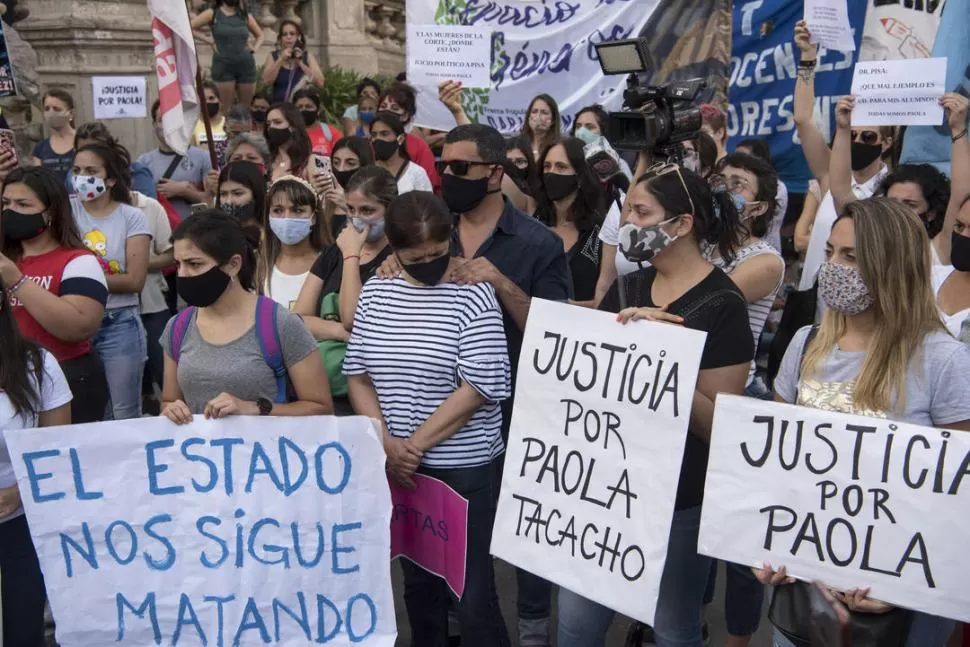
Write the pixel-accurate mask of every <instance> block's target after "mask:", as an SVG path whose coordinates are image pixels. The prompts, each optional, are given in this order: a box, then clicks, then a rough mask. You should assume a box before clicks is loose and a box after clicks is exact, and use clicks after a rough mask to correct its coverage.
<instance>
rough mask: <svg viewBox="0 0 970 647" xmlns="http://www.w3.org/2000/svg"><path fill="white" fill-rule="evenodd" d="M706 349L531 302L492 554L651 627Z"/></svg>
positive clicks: (676, 332) (677, 330)
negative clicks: (695, 394) (695, 389)
mask: <svg viewBox="0 0 970 647" xmlns="http://www.w3.org/2000/svg"><path fill="white" fill-rule="evenodd" d="M705 338H706V335H705V334H704V333H701V332H698V331H695V330H689V329H687V328H682V327H679V326H672V325H669V324H660V323H652V322H634V323H631V324H628V325H625V326H624V325H621V324H619V323H617V322H616V315H614V314H610V313H606V312H598V311H596V310H590V309H587V308H580V307H578V306H570V305H566V304H562V303H555V302H551V301H543V300H541V299H533V300H532V306H531V307H530V309H529V323H528V325H527V326H526V329H525V338H524V340H523V343H522V355H521V359H520V360H519V368H518V380H517V383H516V394H517V397H516V399H515V410H514V411H513V413H512V428H511V432H510V437H509V446H508V450H507V452H506V457H505V473H504V477H503V480H502V491H501V494H500V495H499V504H498V512H497V514H496V517H495V528H494V530H493V531H492V553H493V554H494V555H496V556H498V557H501V558H502V559H504V560H506V561H507V562H510V563H512V564H515V565H516V566H520V567H522V568H524V569H525V570H527V571H530V572H532V573H535V574H536V575H539V576H541V577H544V578H546V579H548V580H550V581H552V582H555V583H556V584H559V585H560V586H563V587H566V588H567V589H570V590H572V591H575V592H577V593H579V594H581V595H583V596H585V597H587V598H589V599H591V600H595V601H596V602H599V603H600V604H603V605H605V606H607V607H610V608H611V609H615V610H617V611H619V612H620V613H623V614H624V615H627V616H629V617H631V618H636V619H638V620H642V621H644V622H648V623H652V622H653V616H654V612H655V610H656V606H657V593H658V591H659V588H660V577H661V575H662V573H663V566H664V561H665V560H666V556H667V541H668V538H669V535H670V523H671V519H672V517H673V512H674V499H675V497H676V494H677V483H678V479H679V475H680V464H681V460H682V458H683V454H684V444H685V442H686V437H687V422H688V420H689V419H690V409H691V403H692V400H693V396H694V385H695V383H696V382H697V372H698V367H699V365H700V358H701V352H702V350H703V348H704V340H705Z"/></svg>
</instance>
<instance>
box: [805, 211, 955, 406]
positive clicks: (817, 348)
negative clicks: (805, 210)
mask: <svg viewBox="0 0 970 647" xmlns="http://www.w3.org/2000/svg"><path fill="white" fill-rule="evenodd" d="M845 218H848V219H850V220H852V222H853V225H854V226H855V253H856V258H857V259H858V263H859V270H860V272H861V273H862V279H863V280H864V281H865V283H866V286H867V287H868V288H869V292H870V294H872V296H873V298H874V300H875V301H874V303H873V306H872V308H873V315H874V317H873V318H874V320H875V330H874V331H873V335H872V339H871V341H870V344H869V347H868V348H867V349H866V356H865V360H863V362H862V369H861V370H860V371H859V375H858V376H857V378H856V385H855V392H854V395H853V400H854V403H855V407H856V408H857V409H860V410H866V411H880V412H886V411H891V410H895V411H902V410H903V409H904V408H905V402H906V373H907V369H908V368H909V363H910V361H911V360H912V359H913V356H914V355H915V354H916V353H917V351H919V349H920V347H921V346H922V345H923V340H924V339H925V337H926V336H927V335H928V334H930V333H932V332H935V331H937V330H940V331H945V330H946V328H945V327H944V325H943V322H942V320H941V319H940V313H939V310H938V309H937V306H936V299H935V298H934V296H933V288H932V285H931V278H930V277H931V272H932V269H931V268H932V259H931V256H930V246H929V245H930V240H929V238H928V237H927V235H926V228H925V227H924V226H923V224H922V223H921V222H920V220H919V218H918V217H917V216H915V215H914V214H913V213H912V211H911V210H910V209H909V208H908V207H906V206H904V205H903V204H901V203H899V202H897V201H895V200H890V199H889V198H869V199H868V200H859V201H856V202H852V203H850V204H849V205H848V206H846V208H845V212H844V213H843V215H842V217H841V218H839V220H842V219H845ZM836 222H838V220H837V221H836ZM845 330H846V316H845V315H844V314H842V313H841V312H838V311H837V310H834V309H829V310H828V311H827V312H826V313H825V316H824V317H823V318H822V325H821V326H820V328H819V331H818V334H817V335H816V336H815V338H814V339H813V340H812V342H811V343H810V344H809V345H808V348H807V349H806V352H805V357H804V359H803V360H802V375H804V376H811V375H813V374H814V373H815V371H816V369H817V368H818V366H819V364H821V363H822V362H823V361H824V360H825V359H826V358H827V357H828V356H829V354H830V353H831V351H832V349H833V348H834V347H835V345H836V344H837V343H838V341H839V339H841V338H842V336H843V335H844V334H845Z"/></svg>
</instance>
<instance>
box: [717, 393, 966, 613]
mask: <svg viewBox="0 0 970 647" xmlns="http://www.w3.org/2000/svg"><path fill="white" fill-rule="evenodd" d="M968 475H970V434H967V433H965V432H961V431H954V432H949V431H944V430H942V429H931V428H928V427H920V426H917V425H910V424H906V423H902V422H893V421H890V420H881V419H874V418H865V417H862V416H855V415H848V414H841V413H832V412H829V411H822V410H818V409H807V408H804V407H795V406H791V405H787V404H778V403H774V402H765V401H763V400H756V399H753V398H742V397H738V396H728V395H719V396H718V398H717V403H716V406H715V411H714V428H713V431H712V437H711V454H710V461H709V463H708V468H707V485H706V487H705V489H704V506H703V512H702V516H701V532H700V539H699V541H698V550H699V551H700V552H701V553H703V554H705V555H710V556H712V557H717V558H720V559H724V560H727V561H731V562H735V563H739V564H748V565H751V566H760V565H761V564H762V563H763V562H765V561H768V562H770V563H771V564H774V565H776V566H782V565H783V566H785V567H786V568H787V570H788V573H789V574H790V575H792V576H794V577H796V578H798V579H801V580H806V581H808V580H814V579H819V580H821V581H823V582H825V583H826V584H827V585H829V586H831V587H833V588H837V589H841V590H847V589H850V588H859V587H871V592H870V596H871V597H873V598H875V599H878V600H885V601H886V602H889V603H891V604H894V605H897V606H901V607H905V608H908V609H916V610H918V611H925V612H927V613H931V614H935V615H940V616H943V617H946V618H955V619H958V620H964V621H970V589H968V588H967V585H966V584H967V582H968V581H970V562H968V561H967V559H966V546H967V541H968V540H970V517H968V515H967V508H968V506H970V482H968V483H966V484H964V483H962V481H963V479H964V477H965V476H968ZM961 486H962V489H961Z"/></svg>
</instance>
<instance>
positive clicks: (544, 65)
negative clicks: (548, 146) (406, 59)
mask: <svg viewBox="0 0 970 647" xmlns="http://www.w3.org/2000/svg"><path fill="white" fill-rule="evenodd" d="M659 4H660V3H659V2H658V0H636V2H615V1H614V0H606V1H599V2H592V1H589V2H548V3H546V2H544V3H538V2H536V1H535V0H500V1H498V2H488V3H478V2H469V3H467V5H466V3H464V2H460V3H459V2H456V1H455V0H408V3H407V22H408V23H410V24H412V25H449V24H451V25H465V26H467V27H477V28H481V29H484V30H486V31H491V32H495V38H494V39H493V43H492V84H491V90H486V89H481V90H471V89H468V90H466V91H465V95H466V97H465V111H466V112H467V113H468V114H469V117H471V118H472V120H473V121H478V122H480V123H485V124H489V125H491V126H493V127H495V128H497V129H498V130H500V131H502V132H503V133H518V132H519V131H520V130H521V129H522V125H523V124H524V122H525V110H526V108H527V107H528V106H529V102H530V101H531V100H532V98H533V97H535V96H536V95H538V94H542V93H546V94H549V95H551V96H553V97H555V99H556V101H557V102H558V103H559V108H560V111H561V112H562V117H563V129H564V130H565V129H566V127H568V126H569V125H570V124H571V123H572V118H573V116H574V115H575V113H576V112H577V111H578V110H579V109H580V108H583V107H585V106H588V105H591V104H594V103H599V104H602V105H604V106H606V108H607V110H619V109H620V105H621V104H622V102H623V90H624V88H625V87H626V75H625V74H621V75H617V76H604V75H603V72H602V71H601V70H600V65H599V60H598V59H597V57H596V51H595V49H594V48H593V45H594V44H596V43H601V42H603V41H608V40H618V39H622V38H634V37H636V36H638V35H639V34H640V31H641V30H642V29H643V28H644V27H645V26H646V24H647V22H648V20H649V18H650V16H651V14H653V12H654V10H655V9H656V8H657V7H658V5H659ZM410 53H411V52H410V51H409V54H410ZM657 63H658V64H659V63H661V61H657ZM416 87H417V89H418V114H417V115H416V116H415V120H414V121H415V124H416V125H418V126H425V127H429V128H435V129H439V130H451V129H452V128H454V127H455V120H454V118H453V117H452V116H451V113H449V112H448V110H447V109H445V107H444V106H442V105H441V104H440V103H439V102H438V89H437V86H429V85H422V84H417V86H416Z"/></svg>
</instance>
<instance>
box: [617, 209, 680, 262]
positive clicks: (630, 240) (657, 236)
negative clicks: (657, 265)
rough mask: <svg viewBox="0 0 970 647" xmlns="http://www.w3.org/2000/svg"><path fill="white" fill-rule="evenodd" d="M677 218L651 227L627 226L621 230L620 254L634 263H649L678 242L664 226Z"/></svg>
mask: <svg viewBox="0 0 970 647" xmlns="http://www.w3.org/2000/svg"><path fill="white" fill-rule="evenodd" d="M675 220H677V218H669V219H667V220H664V221H663V222H658V223H657V224H656V225H651V226H649V227H637V226H636V225H633V224H629V223H627V224H625V225H623V226H622V227H621V228H620V239H619V248H620V252H621V253H622V254H623V255H624V256H626V258H627V260H628V261H630V262H632V263H649V262H651V261H653V259H654V258H656V256H657V254H659V253H660V252H662V251H663V250H665V249H667V247H669V246H670V244H671V243H672V242H674V241H675V240H677V237H676V236H671V235H670V234H668V233H667V232H665V231H664V230H663V226H664V225H666V224H667V223H671V222H673V221H675Z"/></svg>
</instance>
